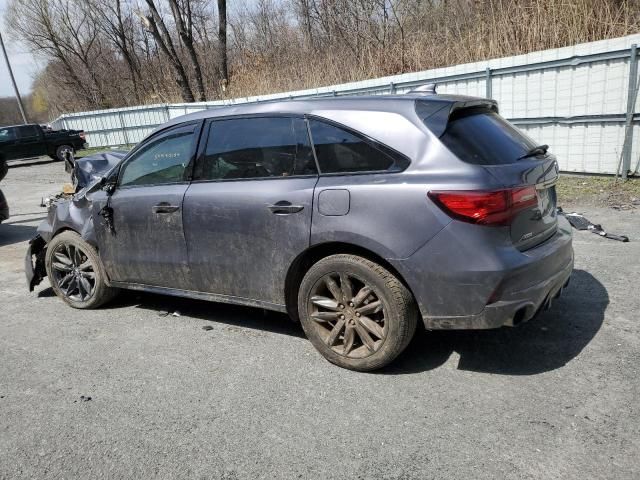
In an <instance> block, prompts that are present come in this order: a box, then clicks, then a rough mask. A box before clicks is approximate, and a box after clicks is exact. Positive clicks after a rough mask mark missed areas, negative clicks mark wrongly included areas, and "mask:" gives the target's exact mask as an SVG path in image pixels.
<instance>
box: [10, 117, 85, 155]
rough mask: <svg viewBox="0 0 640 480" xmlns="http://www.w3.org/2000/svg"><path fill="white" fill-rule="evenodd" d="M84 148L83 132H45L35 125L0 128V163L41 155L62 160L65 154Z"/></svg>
mask: <svg viewBox="0 0 640 480" xmlns="http://www.w3.org/2000/svg"><path fill="white" fill-rule="evenodd" d="M86 146H87V143H86V141H85V135H84V131H83V130H45V129H43V128H42V127H41V126H40V125H37V124H30V125H16V126H10V127H0V162H2V161H3V160H4V161H7V160H15V159H22V158H34V157H41V156H43V155H48V156H50V157H51V158H53V159H54V160H64V159H65V154H66V153H67V152H71V153H74V152H75V151H76V150H81V149H83V148H86Z"/></svg>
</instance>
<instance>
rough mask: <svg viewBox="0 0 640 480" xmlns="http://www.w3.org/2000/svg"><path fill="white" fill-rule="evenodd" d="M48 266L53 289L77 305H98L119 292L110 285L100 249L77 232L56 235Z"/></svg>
mask: <svg viewBox="0 0 640 480" xmlns="http://www.w3.org/2000/svg"><path fill="white" fill-rule="evenodd" d="M45 267H46V269H47V276H48V277H49V281H50V283H51V287H52V288H53V291H54V292H55V293H56V295H57V296H58V297H60V298H61V299H62V300H64V301H65V302H66V303H67V304H68V305H70V306H72V307H73V308H80V309H90V308H97V307H99V306H101V305H104V304H105V303H107V302H108V301H109V300H111V299H112V298H114V297H115V296H116V294H117V293H118V289H116V288H113V287H109V286H108V285H107V275H106V273H105V271H104V267H103V266H102V262H101V261H100V257H99V256H98V252H97V251H96V249H95V248H94V247H93V246H91V245H89V244H88V243H87V242H85V241H84V240H83V239H82V237H80V235H78V234H77V233H76V232H72V231H66V232H62V233H61V234H59V235H56V236H55V237H53V239H52V240H51V242H49V245H47V253H46V255H45Z"/></svg>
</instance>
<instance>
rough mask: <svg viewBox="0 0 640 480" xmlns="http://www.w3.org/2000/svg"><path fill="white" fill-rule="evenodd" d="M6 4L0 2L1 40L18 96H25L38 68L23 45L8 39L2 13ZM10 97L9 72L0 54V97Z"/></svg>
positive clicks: (11, 92) (0, 0)
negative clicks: (18, 92)
mask: <svg viewBox="0 0 640 480" xmlns="http://www.w3.org/2000/svg"><path fill="white" fill-rule="evenodd" d="M7 3H8V0H0V32H2V38H3V40H4V44H5V47H6V48H7V53H8V55H9V61H10V62H11V67H12V68H13V75H14V76H15V77H16V83H17V84H18V90H20V95H27V94H28V93H29V92H31V84H32V82H33V76H34V74H35V73H36V72H37V71H38V69H39V66H38V64H37V62H36V59H35V58H34V56H33V55H32V54H31V53H29V51H28V50H27V49H26V48H25V47H24V45H21V44H20V43H16V42H15V41H13V40H10V39H9V38H8V34H7V29H6V26H5V24H4V12H5V9H6V6H7ZM12 96H13V87H12V86H11V78H10V77H9V71H8V70H7V65H6V64H5V62H4V58H3V57H2V54H1V53H0V97H12Z"/></svg>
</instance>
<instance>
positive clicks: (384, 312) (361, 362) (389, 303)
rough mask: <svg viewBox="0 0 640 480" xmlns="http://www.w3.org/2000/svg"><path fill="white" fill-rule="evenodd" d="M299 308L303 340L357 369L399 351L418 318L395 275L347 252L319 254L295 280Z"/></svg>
mask: <svg viewBox="0 0 640 480" xmlns="http://www.w3.org/2000/svg"><path fill="white" fill-rule="evenodd" d="M298 311H299V314H300V323H301V324H302V328H303V329H304V331H305V334H306V335H307V338H309V340H310V341H311V343H312V344H313V346H314V347H315V348H316V349H317V350H318V351H319V352H320V354H322V356H324V357H325V358H326V359H327V360H329V361H330V362H331V363H334V364H336V365H338V366H340V367H343V368H347V369H350V370H357V371H362V372H366V371H371V370H376V369H379V368H382V367H384V366H385V365H388V364H389V363H391V362H392V361H393V360H394V359H395V358H396V357H397V356H398V355H400V353H402V351H403V350H404V349H405V348H406V347H407V345H408V344H409V342H410V341H411V339H412V338H413V334H414V332H415V330H416V323H417V317H418V309H417V307H416V303H415V301H414V299H413V295H412V294H411V292H410V291H409V289H408V288H407V287H406V286H405V285H404V284H403V283H402V282H401V281H400V280H399V279H398V278H397V277H396V276H395V275H393V274H392V273H391V272H389V271H388V270H387V269H385V268H384V267H382V266H380V265H378V264H377V263H374V262H372V261H370V260H367V259H366V258H362V257H359V256H356V255H346V254H339V255H331V256H329V257H326V258H323V259H322V260H320V261H318V262H317V263H315V264H314V265H313V266H312V267H311V268H310V269H309V271H308V272H307V273H306V274H305V276H304V278H303V279H302V283H301V284H300V290H299V292H298ZM349 331H351V333H349ZM367 337H368V338H367Z"/></svg>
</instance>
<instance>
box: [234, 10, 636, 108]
mask: <svg viewBox="0 0 640 480" xmlns="http://www.w3.org/2000/svg"><path fill="white" fill-rule="evenodd" d="M397 3H402V2H397ZM638 31H640V1H637V0H636V1H629V0H622V1H616V0H574V1H568V0H530V1H516V0H488V1H478V2H474V3H472V4H469V3H468V2H466V1H459V2H455V1H453V2H442V3H441V4H439V6H438V4H435V5H432V6H430V7H429V8H428V9H420V10H418V11H417V13H416V14H415V15H414V16H413V17H412V18H407V19H406V20H405V21H404V24H403V30H402V31H400V30H399V28H398V27H397V26H396V27H395V28H394V27H393V25H392V28H391V30H390V33H389V37H390V40H389V41H387V42H386V43H385V44H384V45H381V44H380V42H373V41H370V42H365V43H364V44H363V45H362V46H361V48H360V50H359V51H358V53H357V55H356V54H354V52H353V50H352V49H349V48H346V47H345V46H344V45H341V44H340V42H337V43H336V44H331V45H326V46H324V47H323V48H320V49H316V50H314V51H309V50H308V49H306V48H304V46H303V42H302V41H301V39H300V38H299V32H295V31H291V30H287V29H283V30H282V31H280V33H278V35H281V36H282V38H281V39H280V41H278V42H276V44H277V45H278V46H279V47H278V49H277V51H274V52H271V51H269V50H268V49H267V50H263V49H260V53H255V52H254V50H253V49H252V48H251V47H250V46H249V47H248V48H246V49H245V50H240V51H239V52H237V53H238V54H239V56H238V57H236V60H237V59H238V58H240V59H241V60H242V61H241V62H236V63H235V65H234V68H233V74H232V79H231V89H230V90H229V91H228V92H227V96H231V97H232V96H249V95H260V94H267V93H274V92H278V91H286V90H294V89H303V88H313V87H319V86H327V85H332V84H336V83H343V82H349V81H357V80H364V79H369V78H375V77H379V76H385V75H390V74H398V73H405V72H411V71H419V70H426V69H430V68H437V67H442V66H449V65H455V64H460V63H468V62H475V61H481V60H486V59H491V58H499V57H504V56H510V55H518V54H523V53H528V52H532V51H538V50H545V49H551V48H559V47H564V46H568V45H574V44H577V43H583V42H590V41H595V40H601V39H606V38H615V37H620V36H624V35H629V34H632V33H637V32H638ZM401 33H403V34H404V35H403V36H404V41H403V40H402V37H401V35H400V34H401ZM354 35H355V34H354Z"/></svg>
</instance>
